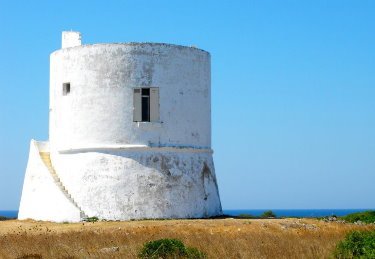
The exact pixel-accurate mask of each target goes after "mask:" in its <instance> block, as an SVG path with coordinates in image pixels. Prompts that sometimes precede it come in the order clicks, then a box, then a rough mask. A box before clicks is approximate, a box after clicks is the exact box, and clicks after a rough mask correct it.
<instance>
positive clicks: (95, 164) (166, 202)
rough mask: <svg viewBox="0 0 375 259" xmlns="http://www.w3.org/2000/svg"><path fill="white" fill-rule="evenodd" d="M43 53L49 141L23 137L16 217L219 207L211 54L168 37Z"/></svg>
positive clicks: (191, 213)
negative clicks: (26, 150)
mask: <svg viewBox="0 0 375 259" xmlns="http://www.w3.org/2000/svg"><path fill="white" fill-rule="evenodd" d="M62 46H63V48H62V49H60V50H57V51H55V52H53V53H52V54H51V65H50V66H51V75H50V129H49V137H50V139H49V142H36V141H32V142H31V147H30V155H29V162H28V166H27V170H26V175H25V182H24V187H23V192H22V199H21V204H20V210H19V219H26V218H33V219H37V220H51V221H60V222H61V221H72V222H74V221H80V220H82V219H83V218H84V217H93V216H96V217H99V218H100V219H108V220H128V219H141V218H200V217H209V216H214V215H218V214H220V213H221V204H220V198H219V193H218V187H217V181H216V176H215V170H214V164H213V160H212V150H211V89H210V88H211V82H210V54H209V53H208V52H206V51H203V50H200V49H196V48H189V47H183V46H177V45H171V44H157V43H117V44H93V45H81V35H80V33H78V32H63V41H62Z"/></svg>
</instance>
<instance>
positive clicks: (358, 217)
mask: <svg viewBox="0 0 375 259" xmlns="http://www.w3.org/2000/svg"><path fill="white" fill-rule="evenodd" d="M340 219H342V220H345V222H351V223H354V222H358V221H361V222H363V223H375V211H374V210H368V211H364V212H358V213H352V214H349V215H346V216H343V217H340Z"/></svg>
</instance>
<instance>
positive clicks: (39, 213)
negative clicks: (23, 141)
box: [18, 140, 81, 222]
mask: <svg viewBox="0 0 375 259" xmlns="http://www.w3.org/2000/svg"><path fill="white" fill-rule="evenodd" d="M41 148H42V150H38V143H37V142H36V141H34V140H31V143H30V152H29V161H28V164H27V169H26V174H25V180H24V184H23V189H22V197H21V203H20V208H19V212H18V219H21V220H23V219H28V218H31V219H37V220H46V221H55V222H64V221H66V222H76V221H80V219H81V218H80V211H79V210H78V209H77V208H76V207H75V206H74V205H73V204H72V203H71V202H70V201H69V200H68V199H67V198H66V197H65V196H64V194H63V193H62V192H61V191H60V189H59V188H58V186H57V185H56V183H55V181H54V179H53V177H52V175H51V173H50V172H49V171H48V169H47V167H46V166H45V164H44V162H43V161H42V159H41V158H40V155H39V151H43V152H46V151H47V150H46V149H47V148H48V144H46V143H41Z"/></svg>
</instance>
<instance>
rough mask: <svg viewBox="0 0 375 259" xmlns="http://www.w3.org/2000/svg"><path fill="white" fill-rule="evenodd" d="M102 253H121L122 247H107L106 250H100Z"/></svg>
mask: <svg viewBox="0 0 375 259" xmlns="http://www.w3.org/2000/svg"><path fill="white" fill-rule="evenodd" d="M100 251H102V252H118V251H120V247H118V246H114V247H105V248H102V249H100Z"/></svg>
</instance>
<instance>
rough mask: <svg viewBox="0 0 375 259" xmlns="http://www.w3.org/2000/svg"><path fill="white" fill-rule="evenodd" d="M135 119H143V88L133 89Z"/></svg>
mask: <svg viewBox="0 0 375 259" xmlns="http://www.w3.org/2000/svg"><path fill="white" fill-rule="evenodd" d="M133 93H134V94H133V121H142V96H141V89H140V88H134V89H133Z"/></svg>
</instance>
